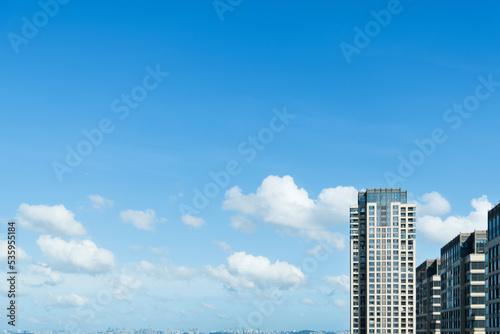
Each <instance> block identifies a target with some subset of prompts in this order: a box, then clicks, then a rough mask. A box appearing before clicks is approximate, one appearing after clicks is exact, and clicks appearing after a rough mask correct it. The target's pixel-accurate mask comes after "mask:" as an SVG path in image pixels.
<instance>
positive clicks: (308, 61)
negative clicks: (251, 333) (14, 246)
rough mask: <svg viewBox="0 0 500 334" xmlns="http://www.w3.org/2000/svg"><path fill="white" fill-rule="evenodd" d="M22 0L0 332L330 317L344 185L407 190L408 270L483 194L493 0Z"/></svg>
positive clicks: (6, 156)
mask: <svg viewBox="0 0 500 334" xmlns="http://www.w3.org/2000/svg"><path fill="white" fill-rule="evenodd" d="M40 3H42V4H45V3H47V4H50V6H48V7H47V6H45V5H43V6H42V5H41V4H40ZM40 3H38V2H35V1H30V2H28V1H26V2H14V1H7V2H2V4H0V22H2V23H1V24H0V27H1V33H0V35H1V36H3V37H2V39H1V41H0V61H1V64H2V79H3V80H1V81H0V94H1V99H0V106H1V109H2V125H3V127H2V131H1V132H0V138H1V142H2V145H1V147H0V149H1V155H2V157H3V163H2V164H0V178H1V185H2V189H3V193H4V195H3V196H2V212H1V214H0V217H3V219H2V222H3V224H4V225H3V226H4V231H1V232H0V237H1V239H0V241H1V242H2V247H5V238H6V231H7V226H6V225H5V222H6V221H8V220H10V219H16V221H17V222H18V246H19V247H21V248H22V250H23V251H24V253H21V254H19V257H20V259H19V260H20V264H19V272H20V273H21V274H20V282H19V287H18V289H19V293H20V296H19V298H18V305H19V310H18V315H19V319H18V328H20V329H49V328H51V329H64V328H69V329H70V330H82V331H85V330H98V329H103V328H107V327H116V326H119V327H123V326H125V327H127V328H139V327H148V326H152V327H155V328H165V327H170V328H186V329H187V328H199V329H201V330H210V329H223V328H237V327H241V326H247V327H253V328H257V327H258V328H269V329H285V330H289V329H304V328H308V329H316V330H339V329H345V328H348V325H349V323H348V314H349V310H348V306H347V305H348V303H349V298H348V292H347V291H346V288H348V287H346V278H347V277H346V276H345V275H348V271H349V264H348V259H349V251H348V240H347V236H348V217H347V210H348V209H347V208H348V205H349V204H350V203H352V202H353V201H355V195H356V191H358V190H361V189H366V188H374V187H377V188H379V187H389V186H394V187H401V188H403V189H405V190H408V192H409V193H410V196H409V198H410V200H412V201H416V202H418V203H419V206H420V208H419V215H420V218H419V226H418V242H419V244H418V245H417V247H419V248H418V250H417V261H418V262H419V263H420V262H421V261H423V260H424V259H425V258H432V257H436V256H438V254H439V248H440V246H441V245H442V244H443V243H444V242H446V240H448V239H449V238H451V237H453V235H454V234H455V233H458V232H459V231H464V232H465V231H468V230H472V229H474V228H477V229H479V228H485V226H486V221H485V213H486V211H487V210H488V209H489V208H490V207H491V205H493V204H495V203H498V201H499V200H500V194H499V191H498V189H499V181H498V177H496V176H497V172H498V163H499V157H498V150H496V149H495V148H494V147H495V144H496V143H497V142H498V139H499V134H498V133H499V132H498V130H497V129H498V122H499V121H500V115H499V113H498V111H499V110H500V84H498V83H497V82H500V68H499V65H498V59H499V56H500V52H499V51H500V49H499V47H498V40H499V37H500V36H499V34H500V29H499V28H500V27H499V24H500V23H499V21H498V17H497V15H496V13H498V10H499V9H500V8H499V7H500V5H499V4H498V3H497V2H495V1H485V2H482V3H481V5H478V4H475V3H472V2H459V3H454V4H453V7H452V8H451V7H450V6H448V5H446V4H436V3H435V2H430V1H401V2H399V3H398V2H394V1H373V2H370V3H363V2H354V3H352V2H348V1H340V2H335V3H333V2H326V1H307V2H306V1H294V2H287V3H285V2H282V3H269V2H264V1H257V2H256V1H232V2H231V1H228V0H221V1H219V2H215V4H216V5H217V6H219V7H218V9H216V8H215V5H214V3H213V2H212V1H202V2H199V1H177V2H174V1H164V2H159V1H143V2H141V3H140V4H139V3H133V2H131V1H125V2H123V1H120V2H118V1H110V2H98V1H86V2H82V1H69V2H67V3H64V1H61V2H57V6H54V4H55V2H53V1H52V2H51V1H47V2H44V1H41V2H40ZM231 4H232V5H231ZM42 7H45V8H46V11H49V12H51V13H50V14H51V15H48V14H44V13H45V12H44V9H43V8H42ZM372 11H374V12H375V13H378V14H375V15H374V14H373V13H372ZM381 11H382V12H381ZM384 13H385V14H386V16H384ZM387 13H389V14H390V20H388V19H387ZM375 16H379V19H380V17H382V19H381V20H384V17H385V21H384V22H382V24H380V23H373V22H375ZM221 18H222V19H221ZM26 22H28V23H26ZM35 23H36V24H37V25H38V26H37V25H34V24H35ZM30 25H33V26H32V27H31V28H32V30H31V31H30ZM367 27H368V29H375V30H368V32H367V30H366V29H367ZM370 27H371V28H370ZM377 27H378V28H377ZM33 28H34V29H35V30H33ZM358 28H359V29H358ZM360 30H361V31H362V32H363V33H362V34H366V36H365V37H364V39H363V36H361V35H359V36H358V31H360ZM342 43H344V44H342ZM356 43H357V44H356ZM346 44H349V45H350V46H351V47H353V48H357V52H356V53H353V54H350V55H348V57H346V56H345V54H344V53H343V51H342V48H341V45H346ZM152 73H156V74H152ZM167 73H168V75H167ZM127 96H128V97H127ZM130 96H132V97H130ZM134 96H135V98H136V100H137V101H136V102H134V101H133V99H134ZM127 99H132V100H130V101H129V103H130V104H129V105H128V107H126V108H125V106H126V102H124V101H126V100H127ZM135 103H137V104H135ZM460 104H465V105H466V108H465V107H464V108H465V109H464V108H462V111H461V113H459V112H457V111H454V110H458V109H454V107H453V106H454V105H460ZM132 106H133V107H132ZM120 107H121V109H119V108H120ZM127 108H128V111H129V113H128V114H127V115H126V117H124V115H125V114H124V112H125V110H126V109H127ZM450 108H451V110H450ZM468 110H470V111H468ZM286 115H288V116H286ZM120 117H122V118H120ZM103 122H104V123H103ZM102 124H104V125H102ZM96 129H98V130H96ZM103 129H104V130H106V132H103ZM84 130H85V131H90V132H91V133H93V134H94V135H95V137H94V141H95V143H97V144H92V143H90V144H89V143H88V139H87V138H86V137H85V135H84V134H83V133H82V131H84ZM92 131H93V132H92ZM96 131H98V132H96ZM436 131H437V132H436ZM433 134H434V135H433ZM101 135H102V137H101ZM433 136H434V138H433ZM252 138H254V139H252ZM255 138H256V139H255ZM431 139H432V141H433V143H432V144H429V140H431ZM254 140H255V141H256V142H253V141H254ZM86 141H87V142H86ZM415 141H419V142H424V143H427V144H428V146H426V147H427V149H428V151H427V153H425V152H424V153H419V152H420V151H419V150H420V149H419V146H417V144H416V143H415ZM252 143H254V144H252ZM89 145H90V146H89ZM254 145H255V146H254ZM429 145H430V146H429ZM78 149H80V150H83V151H82V152H84V153H85V156H82V157H81V161H76V162H75V163H74V164H73V166H68V164H67V161H66V156H67V154H68V152H69V151H71V150H78ZM68 150H69V151H68ZM77 153H78V152H77ZM401 159H404V160H405V161H408V162H405V163H403V164H406V168H409V169H410V171H409V172H408V173H406V172H405V171H404V170H403V173H401V169H400V168H401V167H400V164H401ZM412 159H413V160H412ZM411 161H413V163H412V162H411ZM228 164H229V166H230V167H229V170H230V171H231V173H232V174H229V173H228ZM408 164H409V167H408ZM54 166H57V168H59V169H58V171H55V170H54V168H55V167H54ZM64 166H65V167H64ZM61 168H62V169H61ZM398 168H399V169H400V171H398ZM62 171H63V172H62ZM221 171H223V173H222V174H224V175H226V176H228V177H226V178H224V179H223V181H224V182H222V183H221V185H217V186H215V187H214V185H215V184H214V183H212V184H211V182H212V179H211V177H210V173H211V172H213V173H219V174H220V172H221ZM225 173H227V174H225ZM388 173H392V174H388ZM58 174H59V175H58ZM388 175H390V177H389V178H388ZM390 180H392V181H390ZM394 180H396V181H394ZM226 181H227V182H226ZM205 188H206V189H209V190H208V191H213V192H217V193H218V194H217V195H216V196H213V198H209V199H207V200H206V201H205V202H206V203H201V204H200V205H199V208H195V207H194V204H193V199H194V198H195V194H196V190H195V189H197V190H199V191H200V192H201V193H202V194H203V193H204V191H205V190H204V189H205ZM226 191H228V192H227V193H226ZM205 195H206V193H205ZM352 204H354V203H352ZM187 206H190V207H192V208H194V209H195V210H188V211H186V210H181V208H186V207H187ZM325 252H326V253H325ZM4 253H5V251H4ZM325 254H327V255H325ZM323 255H324V256H323ZM0 259H1V261H2V262H4V263H5V254H3V255H1V256H0ZM311 266H312V267H311ZM2 284H4V285H2V286H1V288H2V297H1V300H2V303H4V302H7V298H6V293H5V288H6V285H5V283H2ZM272 296H274V297H272ZM3 327H4V326H3V324H2V326H1V327H0V328H3Z"/></svg>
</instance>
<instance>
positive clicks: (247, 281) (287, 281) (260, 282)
mask: <svg viewBox="0 0 500 334" xmlns="http://www.w3.org/2000/svg"><path fill="white" fill-rule="evenodd" d="M205 271H206V273H207V274H208V275H209V276H211V277H213V278H216V279H217V280H219V281H221V282H223V283H224V284H225V285H226V286H227V287H230V288H251V289H259V288H267V287H269V286H270V285H274V286H277V287H279V288H289V287H292V286H298V285H301V284H304V283H305V282H306V278H305V275H304V273H303V272H302V271H301V270H300V269H299V268H297V267H295V266H293V265H291V264H288V263H286V262H281V261H276V262H275V263H271V261H270V260H269V259H268V258H266V257H264V256H253V255H251V254H246V253H245V252H236V253H233V254H232V255H230V256H229V257H228V258H227V264H221V265H219V266H217V267H211V266H206V267H205Z"/></svg>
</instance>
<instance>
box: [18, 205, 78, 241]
mask: <svg viewBox="0 0 500 334" xmlns="http://www.w3.org/2000/svg"><path fill="white" fill-rule="evenodd" d="M74 217H75V214H74V213H73V212H71V211H70V210H68V209H66V208H65V207H64V205H62V204H60V205H54V206H47V205H29V204H26V203H23V204H21V205H20V206H19V208H18V209H17V216H16V220H17V222H18V223H19V225H20V226H21V227H22V228H25V229H27V230H33V231H39V232H44V233H50V234H57V235H63V236H67V235H85V234H86V233H87V232H86V231H85V228H84V227H83V225H82V224H81V223H80V222H77V221H76V220H75V218H74Z"/></svg>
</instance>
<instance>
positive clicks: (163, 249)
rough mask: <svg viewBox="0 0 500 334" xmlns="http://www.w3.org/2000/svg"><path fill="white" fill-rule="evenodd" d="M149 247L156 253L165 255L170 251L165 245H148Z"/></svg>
mask: <svg viewBox="0 0 500 334" xmlns="http://www.w3.org/2000/svg"><path fill="white" fill-rule="evenodd" d="M150 248H151V251H152V252H153V253H155V254H157V255H166V254H168V253H169V252H170V251H169V249H168V248H167V247H152V246H151V247H150Z"/></svg>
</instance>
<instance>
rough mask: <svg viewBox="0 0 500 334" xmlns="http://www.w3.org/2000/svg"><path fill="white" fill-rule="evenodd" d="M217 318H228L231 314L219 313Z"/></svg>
mask: <svg viewBox="0 0 500 334" xmlns="http://www.w3.org/2000/svg"><path fill="white" fill-rule="evenodd" d="M217 318H219V319H224V320H227V319H229V316H228V315H227V314H225V313H217Z"/></svg>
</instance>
